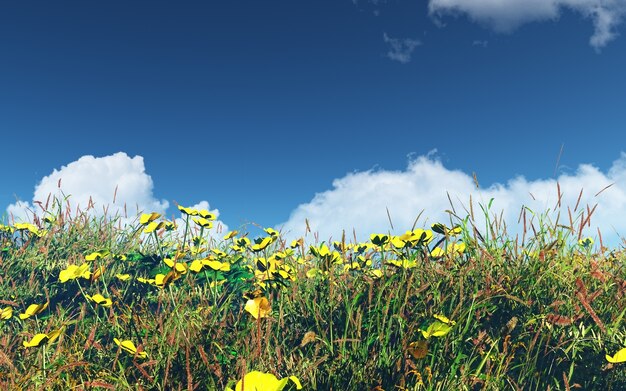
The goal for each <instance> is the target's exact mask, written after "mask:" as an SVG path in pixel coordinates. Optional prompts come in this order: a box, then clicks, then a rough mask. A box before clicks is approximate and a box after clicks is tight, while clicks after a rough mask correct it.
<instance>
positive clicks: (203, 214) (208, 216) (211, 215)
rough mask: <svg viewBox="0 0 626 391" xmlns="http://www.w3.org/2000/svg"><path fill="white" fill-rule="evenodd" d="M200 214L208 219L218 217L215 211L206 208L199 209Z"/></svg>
mask: <svg viewBox="0 0 626 391" xmlns="http://www.w3.org/2000/svg"><path fill="white" fill-rule="evenodd" d="M198 214H199V215H200V217H202V218H205V219H207V220H215V218H216V217H215V215H214V214H213V213H211V212H209V211H208V210H206V209H200V210H199V211H198Z"/></svg>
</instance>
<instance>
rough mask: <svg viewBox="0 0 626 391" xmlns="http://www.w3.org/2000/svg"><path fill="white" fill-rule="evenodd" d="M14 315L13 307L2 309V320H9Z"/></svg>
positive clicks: (0, 316)
mask: <svg viewBox="0 0 626 391" xmlns="http://www.w3.org/2000/svg"><path fill="white" fill-rule="evenodd" d="M11 317H13V307H5V308H3V309H2V310H1V311H0V320H9V319H11Z"/></svg>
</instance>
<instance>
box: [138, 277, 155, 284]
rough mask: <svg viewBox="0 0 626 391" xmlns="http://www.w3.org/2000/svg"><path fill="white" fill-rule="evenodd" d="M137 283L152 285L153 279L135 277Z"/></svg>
mask: <svg viewBox="0 0 626 391" xmlns="http://www.w3.org/2000/svg"><path fill="white" fill-rule="evenodd" d="M137 281H139V282H142V283H144V284H150V285H154V278H143V277H137Z"/></svg>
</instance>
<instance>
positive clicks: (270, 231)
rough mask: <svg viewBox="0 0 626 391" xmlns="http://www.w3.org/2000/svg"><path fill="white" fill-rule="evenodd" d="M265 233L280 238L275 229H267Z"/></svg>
mask: <svg viewBox="0 0 626 391" xmlns="http://www.w3.org/2000/svg"><path fill="white" fill-rule="evenodd" d="M265 232H266V233H267V234H268V235H270V236H274V237H276V236H278V231H276V230H275V229H274V228H265Z"/></svg>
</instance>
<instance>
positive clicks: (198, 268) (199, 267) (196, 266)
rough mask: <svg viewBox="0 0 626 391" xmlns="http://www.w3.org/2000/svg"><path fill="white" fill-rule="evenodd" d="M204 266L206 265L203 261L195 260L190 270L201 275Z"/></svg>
mask: <svg viewBox="0 0 626 391" xmlns="http://www.w3.org/2000/svg"><path fill="white" fill-rule="evenodd" d="M203 266H204V264H203V263H202V261H201V260H199V259H195V260H194V261H193V262H191V265H189V270H191V271H192V272H194V273H200V272H201V271H202V267H203Z"/></svg>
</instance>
